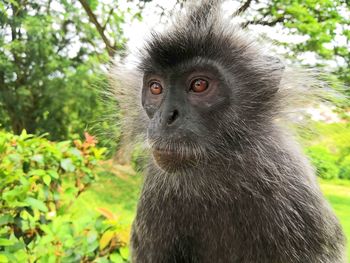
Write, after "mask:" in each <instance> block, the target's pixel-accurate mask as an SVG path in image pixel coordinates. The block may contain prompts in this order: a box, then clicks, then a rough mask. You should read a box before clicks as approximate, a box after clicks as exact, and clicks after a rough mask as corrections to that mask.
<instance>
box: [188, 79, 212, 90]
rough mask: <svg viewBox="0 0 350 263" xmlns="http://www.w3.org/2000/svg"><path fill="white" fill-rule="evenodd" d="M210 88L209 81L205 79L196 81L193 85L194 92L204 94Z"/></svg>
mask: <svg viewBox="0 0 350 263" xmlns="http://www.w3.org/2000/svg"><path fill="white" fill-rule="evenodd" d="M207 88H208V81H206V80H204V79H195V80H194V81H193V82H192V84H191V90H192V91H193V92H203V91H205V90H206V89H207Z"/></svg>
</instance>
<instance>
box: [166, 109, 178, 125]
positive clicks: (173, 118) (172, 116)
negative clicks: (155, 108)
mask: <svg viewBox="0 0 350 263" xmlns="http://www.w3.org/2000/svg"><path fill="white" fill-rule="evenodd" d="M178 117H179V111H178V110H173V111H172V112H170V114H169V116H168V119H167V125H168V126H170V125H172V124H173V123H174V122H175V121H176V120H177V119H178Z"/></svg>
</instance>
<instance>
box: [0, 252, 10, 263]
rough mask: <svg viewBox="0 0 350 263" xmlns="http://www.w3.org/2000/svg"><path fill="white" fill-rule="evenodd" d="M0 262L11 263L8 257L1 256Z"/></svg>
mask: <svg viewBox="0 0 350 263" xmlns="http://www.w3.org/2000/svg"><path fill="white" fill-rule="evenodd" d="M0 262H1V263H7V262H9V260H8V258H7V257H6V256H4V255H1V254H0Z"/></svg>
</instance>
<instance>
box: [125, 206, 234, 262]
mask: <svg viewBox="0 0 350 263" xmlns="http://www.w3.org/2000/svg"><path fill="white" fill-rule="evenodd" d="M232 211H233V207H227V206H226V207H215V208H214V207H212V206H211V205H210V204H209V205H208V204H206V205H203V204H201V203H199V202H195V201H193V202H188V203H187V202H185V203H179V202H173V203H162V204H161V205H160V206H157V207H156V206H152V207H148V206H147V205H145V206H142V203H141V204H140V206H139V209H138V213H137V217H136V219H135V222H134V233H133V238H132V239H133V240H132V243H133V244H132V245H133V248H134V250H135V251H136V250H138V252H139V253H141V254H142V253H146V254H147V255H148V256H150V255H151V254H153V252H151V251H156V254H157V255H158V254H163V256H164V257H165V258H166V257H167V256H166V255H171V256H170V257H171V259H169V260H168V261H163V260H164V258H163V259H162V260H160V261H159V262H184V263H185V262H224V261H220V257H221V256H220V255H222V253H224V254H225V255H226V256H227V255H229V254H232V255H234V254H237V253H235V250H238V249H239V246H236V245H235V244H239V242H238V239H237V238H238V236H237V235H236V233H235V229H236V227H237V226H235V225H234V221H235V215H234V213H233V212H232ZM142 251H144V252H142ZM157 255H152V262H158V261H157V258H158V256H157ZM139 257H140V256H139ZM141 257H143V256H141ZM231 258H232V257H231ZM218 260H219V261H218ZM141 262H143V261H141ZM145 262H147V261H145Z"/></svg>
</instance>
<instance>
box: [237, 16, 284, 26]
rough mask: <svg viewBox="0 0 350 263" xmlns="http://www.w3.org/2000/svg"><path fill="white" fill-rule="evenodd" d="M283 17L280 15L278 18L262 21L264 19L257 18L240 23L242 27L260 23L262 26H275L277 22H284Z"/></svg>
mask: <svg viewBox="0 0 350 263" xmlns="http://www.w3.org/2000/svg"><path fill="white" fill-rule="evenodd" d="M284 20H285V17H284V16H280V17H279V18H277V19H275V20H272V21H264V20H257V21H247V22H245V23H243V24H242V27H243V28H245V27H247V26H248V25H262V26H275V25H276V24H278V23H282V22H284Z"/></svg>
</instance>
